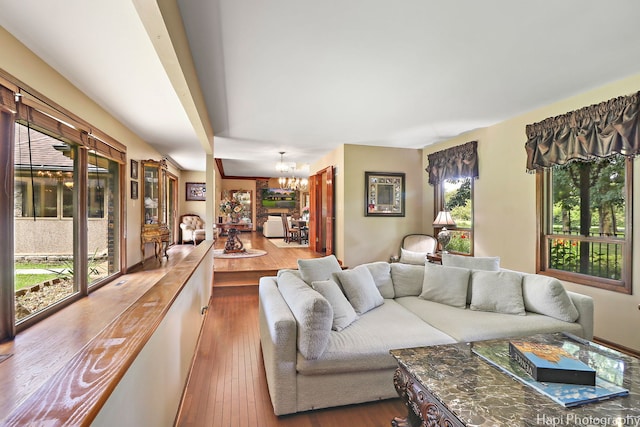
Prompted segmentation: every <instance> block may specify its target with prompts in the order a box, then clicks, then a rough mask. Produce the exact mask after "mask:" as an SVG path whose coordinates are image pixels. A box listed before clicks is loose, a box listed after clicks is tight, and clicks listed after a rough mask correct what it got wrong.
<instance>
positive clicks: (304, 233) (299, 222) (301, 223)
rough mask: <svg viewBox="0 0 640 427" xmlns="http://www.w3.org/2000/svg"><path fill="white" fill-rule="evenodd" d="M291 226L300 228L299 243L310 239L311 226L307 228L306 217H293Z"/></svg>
mask: <svg viewBox="0 0 640 427" xmlns="http://www.w3.org/2000/svg"><path fill="white" fill-rule="evenodd" d="M291 228H293V229H298V230H300V232H299V233H298V237H299V240H298V243H302V242H304V241H307V242H308V241H309V228H307V220H306V219H293V218H292V219H291Z"/></svg>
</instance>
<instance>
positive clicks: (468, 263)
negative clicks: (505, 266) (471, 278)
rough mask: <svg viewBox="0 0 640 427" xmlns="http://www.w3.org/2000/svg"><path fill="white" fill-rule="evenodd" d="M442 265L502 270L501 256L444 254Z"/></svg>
mask: <svg viewBox="0 0 640 427" xmlns="http://www.w3.org/2000/svg"><path fill="white" fill-rule="evenodd" d="M442 265H445V266H447V267H462V268H470V269H472V270H484V271H498V270H500V257H497V256H495V257H473V256H463V255H454V254H442Z"/></svg>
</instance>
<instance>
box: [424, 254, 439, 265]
mask: <svg viewBox="0 0 640 427" xmlns="http://www.w3.org/2000/svg"><path fill="white" fill-rule="evenodd" d="M427 261H429V262H431V263H433V264H442V254H437V253H434V254H427Z"/></svg>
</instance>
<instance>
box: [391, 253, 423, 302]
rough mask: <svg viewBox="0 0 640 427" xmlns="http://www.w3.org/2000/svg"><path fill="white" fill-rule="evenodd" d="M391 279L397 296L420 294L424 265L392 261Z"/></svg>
mask: <svg viewBox="0 0 640 427" xmlns="http://www.w3.org/2000/svg"><path fill="white" fill-rule="evenodd" d="M391 279H392V280H393V290H394V293H395V297H396V298H399V297H406V296H416V297H417V296H418V295H420V292H422V281H423V280H424V266H422V265H412V264H403V263H400V262H394V263H391Z"/></svg>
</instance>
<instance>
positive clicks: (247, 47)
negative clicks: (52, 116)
mask: <svg viewBox="0 0 640 427" xmlns="http://www.w3.org/2000/svg"><path fill="white" fill-rule="evenodd" d="M608 5H609V4H608V3H603V2H602V1H601V0H564V1H562V2H558V1H556V0H541V1H538V2H535V3H530V2H516V1H512V0H486V1H482V2H480V1H477V0H459V1H455V2H447V1H433V0H403V1H401V2H398V1H395V2H392V1H390V0H348V1H345V0H324V1H317V0H315V1H311V0H272V1H268V2H266V1H263V0H177V3H176V0H159V3H158V2H154V1H151V0H109V1H86V0H56V1H55V2H43V1H41V0H21V1H20V2H16V1H15V0H0V8H1V10H2V13H1V14H0V25H2V26H3V27H4V28H5V29H7V30H8V31H9V32H11V33H12V34H13V35H14V36H15V37H16V38H18V39H19V40H20V41H21V42H22V43H23V44H25V45H26V46H27V47H28V48H30V49H31V50H32V51H34V52H35V53H36V54H37V55H38V56H40V57H41V58H43V59H44V60H45V61H46V62H47V63H49V64H50V65H51V66H52V67H53V68H54V69H56V70H57V71H58V72H59V73H61V74H62V75H63V76H65V77H66V78H67V79H68V80H70V81H71V82H72V83H73V84H74V85H76V86H77V87H78V88H79V89H80V90H82V91H83V92H85V93H86V94H87V95H88V96H89V97H91V98H92V99H94V100H95V101H96V102H97V103H98V104H100V105H101V106H102V107H103V108H104V109H105V110H107V111H108V112H110V113H111V114H112V115H113V116H114V117H116V118H117V119H118V120H120V121H121V122H122V123H124V124H125V125H126V126H127V127H128V128H130V129H131V130H132V131H134V132H135V133H136V134H138V135H139V136H140V137H141V138H143V139H144V140H145V141H147V142H149V143H150V144H151V145H153V146H155V147H156V148H157V149H158V151H160V152H161V153H162V154H164V155H167V156H168V157H170V158H171V159H173V161H174V162H175V163H176V164H178V165H179V166H180V167H181V168H182V169H185V170H205V157H206V156H205V154H206V153H207V152H211V137H212V131H211V129H213V135H215V136H214V137H213V153H214V156H215V157H216V158H220V159H222V162H223V163H222V164H223V167H224V173H225V175H227V176H277V174H276V172H275V163H276V162H277V161H278V160H279V158H280V155H279V154H278V153H279V152H280V151H284V152H285V153H286V154H285V161H288V162H296V163H297V165H298V167H299V168H300V169H302V165H304V164H308V163H312V162H314V161H316V160H318V159H319V158H321V157H322V156H324V155H325V154H327V153H329V152H330V151H332V150H333V149H335V148H336V147H337V146H339V145H340V144H365V145H380V146H388V147H407V148H422V147H424V146H426V145H429V144H432V143H434V142H438V141H441V140H444V139H447V138H450V137H453V136H456V135H460V134H462V133H464V132H467V131H470V130H472V129H476V128H479V127H484V126H489V125H492V124H495V123H497V122H500V121H503V120H505V119H507V118H510V117H513V116H516V115H518V114H521V113H524V112H526V111H530V110H532V109H535V108H537V107H540V106H543V105H547V104H550V103H552V102H554V101H557V100H561V99H564V98H567V97H569V96H572V95H575V94H578V93H581V92H585V91H587V90H590V89H593V88H596V87H598V86H602V85H603V84H606V83H609V82H612V81H615V80H619V79H621V78H624V77H627V76H630V75H633V74H637V73H639V72H640V36H638V35H637V21H638V18H639V17H640V2H637V1H633V0H621V1H618V2H616V3H615V7H610V8H607V7H606V6H608ZM608 9H611V10H608ZM163 16H164V19H163ZM180 16H181V17H182V23H183V24H184V28H178V29H176V26H175V25H173V24H172V21H176V20H177V21H180V20H179V19H177V18H180ZM185 35H186V38H185ZM183 39H184V40H183ZM187 40H188V44H189V46H190V50H191V57H189V55H188V50H189V49H188V48H185V46H186V44H184V43H183V42H185V43H186V41H187ZM0 64H1V62H0ZM192 75H193V76H196V75H197V79H196V78H191V77H192ZM194 81H195V82H196V83H194ZM27 83H30V84H31V82H27ZM34 86H35V85H34ZM639 89H640V88H639ZM621 95H624V94H621ZM76 113H77V114H79V115H81V112H76ZM521 142H522V143H524V130H523V141H521ZM304 174H305V172H304V171H303V170H301V171H299V173H298V175H304Z"/></svg>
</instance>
